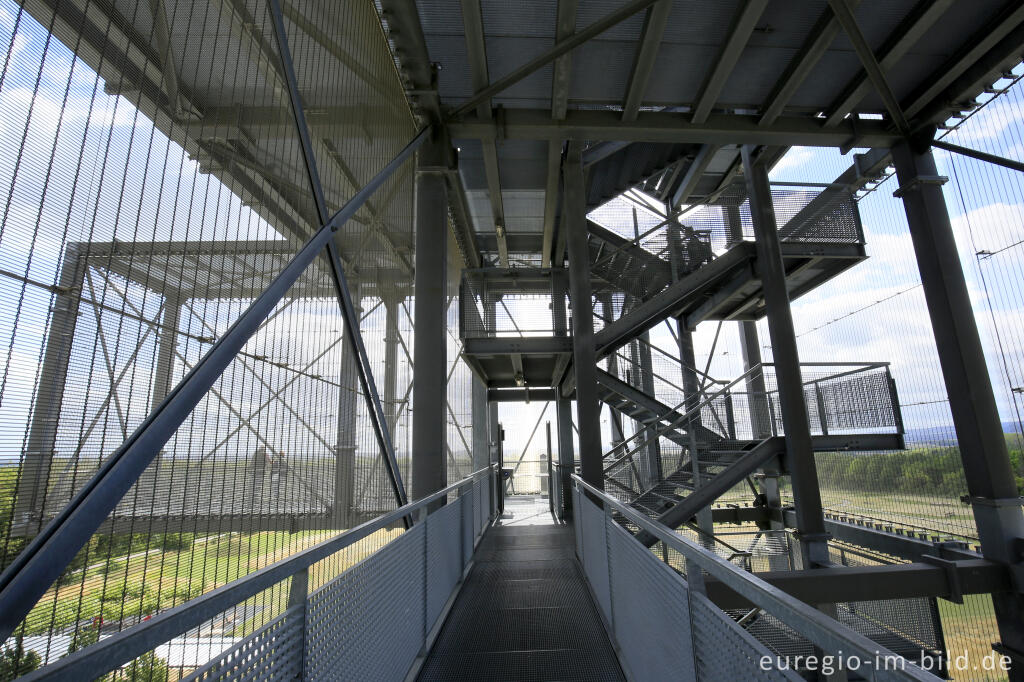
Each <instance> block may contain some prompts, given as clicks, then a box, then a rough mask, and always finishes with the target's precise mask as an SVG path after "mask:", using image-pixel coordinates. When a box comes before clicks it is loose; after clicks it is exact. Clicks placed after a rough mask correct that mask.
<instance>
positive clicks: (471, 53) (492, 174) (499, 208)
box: [462, 0, 508, 268]
mask: <svg viewBox="0 0 1024 682" xmlns="http://www.w3.org/2000/svg"><path fill="white" fill-rule="evenodd" d="M462 26H463V30H464V32H465V35H466V56H467V58H468V60H469V69H470V78H471V80H472V83H473V90H474V91H475V92H480V91H481V90H484V89H486V88H487V85H488V83H489V82H490V78H489V77H488V75H487V48H486V45H485V43H484V20H483V14H482V12H481V10H480V0H462ZM476 113H477V116H478V117H479V118H480V119H481V120H485V121H490V120H491V119H492V116H491V101H490V99H484V100H481V102H480V103H479V104H478V105H477V108H476ZM480 144H481V146H482V148H483V157H484V175H485V176H486V178H487V194H488V197H489V199H490V202H491V216H492V217H493V219H494V232H495V235H496V236H497V238H498V258H499V261H500V265H501V267H503V268H507V267H508V244H507V243H506V242H505V207H504V203H503V201H502V198H501V174H500V171H499V168H498V148H497V146H496V144H495V141H494V140H481V141H480Z"/></svg>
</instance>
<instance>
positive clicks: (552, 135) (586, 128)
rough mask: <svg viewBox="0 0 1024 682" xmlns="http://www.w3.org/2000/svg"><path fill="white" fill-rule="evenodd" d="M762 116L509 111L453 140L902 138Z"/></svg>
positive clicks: (470, 122) (460, 123) (829, 143)
mask: <svg viewBox="0 0 1024 682" xmlns="http://www.w3.org/2000/svg"><path fill="white" fill-rule="evenodd" d="M758 120H759V119H758V117H756V116H747V115H741V114H711V115H709V116H708V117H707V120H706V121H704V122H703V123H701V124H695V123H692V122H691V121H690V118H689V116H688V115H687V114H685V113H678V112H671V111H670V112H664V111H642V112H640V113H639V114H638V115H637V118H636V120H635V121H632V122H629V123H626V122H623V121H622V120H621V117H620V115H619V113H618V112H615V111H604V110H594V109H573V110H570V111H568V112H567V113H566V115H565V119H564V120H562V121H553V120H552V119H551V112H549V111H548V110H546V109H519V108H516V109H506V110H504V112H503V115H502V121H501V125H500V126H498V124H497V122H496V121H484V120H481V119H480V118H478V117H476V116H475V115H467V116H466V117H465V118H464V119H461V120H454V119H453V120H449V121H448V122H447V126H448V130H449V133H450V135H451V137H453V138H475V139H497V138H498V137H499V136H501V137H504V138H506V139H525V140H549V141H550V140H553V141H556V142H560V141H562V140H594V141H598V140H618V141H622V142H664V143H670V144H681V143H690V144H705V143H709V144H718V145H729V144H758V145H769V146H780V147H790V146H804V147H841V146H842V145H844V144H845V143H847V142H848V141H849V140H851V139H856V140H858V146H864V147H886V148H888V147H891V146H892V145H893V144H895V143H896V142H897V141H898V140H899V139H900V136H899V135H898V134H897V133H894V132H892V131H891V130H889V129H888V126H887V125H886V123H885V122H884V121H873V120H863V121H858V122H857V125H856V127H854V124H853V123H852V122H851V121H843V122H842V123H840V124H839V125H836V126H834V127H832V128H824V127H822V125H821V123H820V121H818V120H817V119H815V118H811V117H806V118H805V117H796V116H786V117H779V118H778V119H777V120H776V121H775V122H774V123H773V124H772V125H769V126H761V125H758Z"/></svg>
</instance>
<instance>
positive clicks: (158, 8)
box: [149, 0, 185, 116]
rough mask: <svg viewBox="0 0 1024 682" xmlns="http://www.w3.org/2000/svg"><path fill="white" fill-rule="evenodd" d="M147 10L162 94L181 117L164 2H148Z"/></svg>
mask: <svg viewBox="0 0 1024 682" xmlns="http://www.w3.org/2000/svg"><path fill="white" fill-rule="evenodd" d="M149 9H150V12H151V13H152V14H153V37H154V39H155V40H156V46H157V50H158V51H159V53H160V61H161V65H160V66H161V68H162V69H163V86H164V92H165V93H166V94H167V102H168V106H170V108H171V111H172V112H174V114H175V115H177V116H181V115H182V114H183V113H185V112H184V110H183V108H182V106H181V99H180V97H179V96H178V65H177V64H176V63H175V60H174V50H173V48H172V47H171V28H170V26H168V24H167V8H166V7H165V6H164V0H149Z"/></svg>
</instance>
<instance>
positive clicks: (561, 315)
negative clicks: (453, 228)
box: [551, 267, 575, 513]
mask: <svg viewBox="0 0 1024 682" xmlns="http://www.w3.org/2000/svg"><path fill="white" fill-rule="evenodd" d="M568 291H569V273H568V271H567V270H566V269H565V268H562V267H556V268H552V269H551V314H552V318H553V322H554V329H555V336H566V335H567V334H568V333H569V320H568V315H567V311H566V305H565V301H566V296H567V295H568ZM552 378H553V379H554V380H555V381H556V382H561V380H562V377H552ZM555 420H556V425H557V430H558V467H559V468H558V471H559V475H560V476H561V481H560V482H559V484H560V485H561V486H562V505H563V507H562V508H563V510H564V512H565V513H568V512H571V511H572V474H573V472H574V469H575V463H574V459H575V457H574V455H573V441H572V402H571V401H570V399H569V398H567V397H565V396H563V395H562V384H561V383H559V384H558V385H557V386H555Z"/></svg>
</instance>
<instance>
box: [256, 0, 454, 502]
mask: <svg viewBox="0 0 1024 682" xmlns="http://www.w3.org/2000/svg"><path fill="white" fill-rule="evenodd" d="M268 9H269V13H270V18H271V20H272V23H273V25H274V37H275V38H276V40H277V48H278V54H279V56H280V58H281V66H282V73H283V74H284V77H285V81H286V82H287V85H288V99H289V101H290V102H291V108H292V114H293V116H294V120H295V129H296V131H297V132H298V135H299V141H300V143H301V144H300V147H301V151H302V159H303V161H304V162H305V166H306V174H307V175H308V177H309V185H310V189H311V190H312V193H313V198H314V199H315V202H316V210H317V214H318V215H319V217H320V224H321V225H323V226H328V225H330V224H331V223H332V220H333V219H332V218H331V216H330V214H329V213H328V209H327V201H326V199H325V196H324V188H323V185H322V183H321V182H320V171H319V169H318V168H317V162H316V155H315V154H314V153H313V143H312V138H311V137H310V134H309V125H308V124H307V123H306V115H305V110H304V109H303V104H302V97H301V96H300V95H299V86H298V83H297V81H296V78H295V67H294V64H293V63H292V53H291V49H290V48H289V47H288V36H287V34H286V33H285V27H284V15H283V14H282V12H281V4H280V0H269V8H268ZM392 163H394V162H392ZM388 167H390V168H392V171H391V172H394V167H393V166H392V165H391V164H389V166H388ZM389 175H390V172H389ZM375 180H376V178H375ZM373 182H374V181H371V184H373ZM374 189H376V187H375V188H374ZM355 196H360V193H359V192H356V195H355ZM369 200H370V196H369V195H368V194H367V195H365V196H363V197H362V198H361V201H360V202H359V205H358V206H357V207H356V208H355V211H358V210H360V209H362V208H363V206H364V205H365V204H366V202H368V201H369ZM343 210H344V209H343ZM355 211H354V212H353V215H355ZM445 222H446V224H447V212H446V213H445ZM334 229H336V228H334ZM332 232H333V230H332ZM445 243H446V244H447V240H445ZM324 247H325V248H324V250H323V252H322V253H323V256H324V258H325V259H326V260H327V262H328V265H329V267H330V272H331V278H332V280H333V281H334V287H335V290H336V294H337V297H338V303H339V306H340V307H341V313H342V317H343V318H344V321H345V334H346V335H348V336H349V338H350V340H351V341H352V345H353V347H354V348H355V349H356V352H357V356H358V362H357V369H358V374H359V383H360V385H361V386H362V388H363V393H364V394H365V395H366V401H367V407H368V412H369V414H370V424H371V425H372V427H373V431H374V435H375V436H376V438H377V445H378V447H379V448H380V453H381V456H382V457H383V458H384V462H385V467H386V469H387V473H388V477H389V479H390V481H391V487H392V489H393V491H394V493H395V499H396V501H397V503H398V504H399V505H403V504H405V502H406V495H405V487H404V485H403V484H402V477H401V474H400V472H399V471H398V462H397V460H396V459H395V450H394V446H393V445H392V443H391V434H390V433H389V432H388V428H387V423H386V422H385V419H384V410H383V409H382V408H381V404H380V396H379V395H378V394H377V386H376V383H375V382H374V379H373V372H372V370H371V369H370V360H369V356H368V355H367V353H366V347H365V345H364V344H363V336H362V332H361V331H360V330H359V314H358V313H357V312H356V309H355V306H354V304H353V302H352V297H351V294H350V292H349V286H348V281H347V279H346V276H345V271H344V269H343V267H342V265H341V258H340V256H339V254H338V248H337V246H336V244H335V240H334V238H333V236H332V238H331V239H328V240H326V243H325V244H324Z"/></svg>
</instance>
